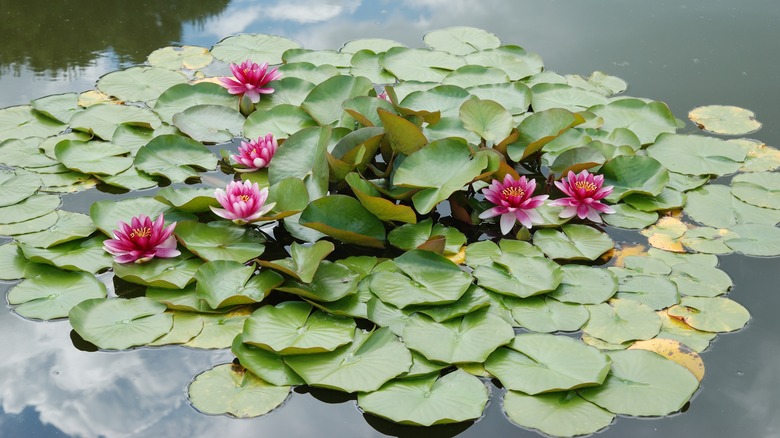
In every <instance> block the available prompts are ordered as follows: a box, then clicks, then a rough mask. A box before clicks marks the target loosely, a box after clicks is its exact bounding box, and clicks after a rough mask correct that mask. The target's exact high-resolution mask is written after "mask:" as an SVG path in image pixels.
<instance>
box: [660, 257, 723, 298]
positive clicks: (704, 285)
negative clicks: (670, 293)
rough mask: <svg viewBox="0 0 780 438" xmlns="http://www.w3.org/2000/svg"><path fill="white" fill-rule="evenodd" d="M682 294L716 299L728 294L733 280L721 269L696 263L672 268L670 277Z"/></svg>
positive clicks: (682, 264) (681, 264)
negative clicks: (715, 297)
mask: <svg viewBox="0 0 780 438" xmlns="http://www.w3.org/2000/svg"><path fill="white" fill-rule="evenodd" d="M669 279H670V280H672V281H673V282H674V283H675V284H676V285H677V288H678V290H679V291H680V293H682V294H684V295H690V296H698V297H714V296H718V295H721V294H724V293H726V292H727V291H728V290H729V289H730V288H731V286H732V283H731V278H729V276H728V274H726V273H725V272H723V271H721V270H720V269H717V268H713V267H710V266H703V265H699V264H696V263H680V264H677V265H674V266H672V273H671V275H670V276H669Z"/></svg>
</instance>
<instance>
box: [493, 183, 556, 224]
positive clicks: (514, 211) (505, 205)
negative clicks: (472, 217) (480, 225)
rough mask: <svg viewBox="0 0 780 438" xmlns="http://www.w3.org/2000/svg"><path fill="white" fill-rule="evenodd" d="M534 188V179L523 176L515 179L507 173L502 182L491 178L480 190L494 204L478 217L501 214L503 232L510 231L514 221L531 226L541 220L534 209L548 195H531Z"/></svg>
mask: <svg viewBox="0 0 780 438" xmlns="http://www.w3.org/2000/svg"><path fill="white" fill-rule="evenodd" d="M535 189H536V181H534V180H530V181H529V180H526V178H525V176H521V177H520V178H519V179H517V180H515V179H514V178H512V175H509V174H507V175H506V176H505V177H504V181H503V182H501V181H498V180H493V182H492V183H491V184H490V186H488V187H486V188H484V189H483V190H482V193H484V194H485V198H487V200H488V201H490V202H492V203H493V204H495V205H496V206H495V207H493V208H490V209H488V210H485V212H483V213H482V214H480V215H479V217H480V219H487V218H490V217H493V216H501V219H500V224H501V233H503V234H507V233H509V232H510V231H512V227H513V226H514V225H515V221H517V222H520V223H521V224H523V225H524V226H525V227H526V228H531V227H532V226H533V223H534V222H536V223H539V222H542V217H541V216H540V215H539V213H538V212H536V211H535V210H534V209H535V208H537V207H539V206H540V205H542V204H543V203H544V200H545V199H547V198H548V197H549V196H547V195H539V196H531V195H533V193H534V190H535Z"/></svg>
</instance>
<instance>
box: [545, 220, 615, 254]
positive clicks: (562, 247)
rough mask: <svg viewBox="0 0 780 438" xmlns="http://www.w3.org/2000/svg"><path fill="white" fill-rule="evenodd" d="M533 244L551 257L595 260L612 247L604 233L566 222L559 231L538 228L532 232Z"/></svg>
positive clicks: (610, 241)
mask: <svg viewBox="0 0 780 438" xmlns="http://www.w3.org/2000/svg"><path fill="white" fill-rule="evenodd" d="M534 245H536V246H538V247H539V248H541V250H542V251H544V253H545V254H546V255H547V256H548V257H550V258H553V259H568V260H596V259H597V258H598V257H599V256H601V255H602V254H604V253H605V252H607V251H609V250H610V249H612V248H614V246H615V242H613V241H612V239H610V238H609V236H608V235H607V234H606V233H602V232H601V231H599V230H597V229H595V228H593V227H589V226H587V225H579V224H567V225H563V226H562V227H561V231H557V230H554V229H540V230H538V231H537V232H536V233H534Z"/></svg>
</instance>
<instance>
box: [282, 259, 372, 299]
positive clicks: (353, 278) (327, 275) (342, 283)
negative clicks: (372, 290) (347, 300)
mask: <svg viewBox="0 0 780 438" xmlns="http://www.w3.org/2000/svg"><path fill="white" fill-rule="evenodd" d="M360 276H361V274H359V273H358V272H355V271H353V270H352V269H350V268H349V267H347V266H346V265H343V264H341V263H339V262H335V263H331V262H329V261H323V262H322V263H320V265H319V267H318V268H317V272H316V273H315V274H314V278H313V279H312V280H311V282H310V283H304V282H301V281H294V280H288V281H287V282H285V283H284V284H283V285H281V286H279V287H277V288H276V289H278V290H281V291H284V292H289V293H292V294H296V295H300V296H301V297H303V298H305V299H309V300H315V301H325V302H332V301H337V300H340V299H342V298H344V297H346V296H349V295H352V294H354V293H355V292H356V291H357V286H358V285H357V281H358V280H359V279H360Z"/></svg>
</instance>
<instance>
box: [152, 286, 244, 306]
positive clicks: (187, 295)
mask: <svg viewBox="0 0 780 438" xmlns="http://www.w3.org/2000/svg"><path fill="white" fill-rule="evenodd" d="M146 296H147V297H149V298H151V299H153V300H155V301H158V302H160V303H163V304H165V305H166V306H167V307H168V309H170V310H181V311H183V312H194V313H197V314H206V313H226V312H228V311H229V310H232V308H227V309H212V308H211V307H209V305H208V303H206V301H204V300H202V299H200V298H198V297H197V296H196V294H195V283H191V284H189V285H187V286H185V287H184V288H183V289H170V288H163V287H148V288H146Z"/></svg>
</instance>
